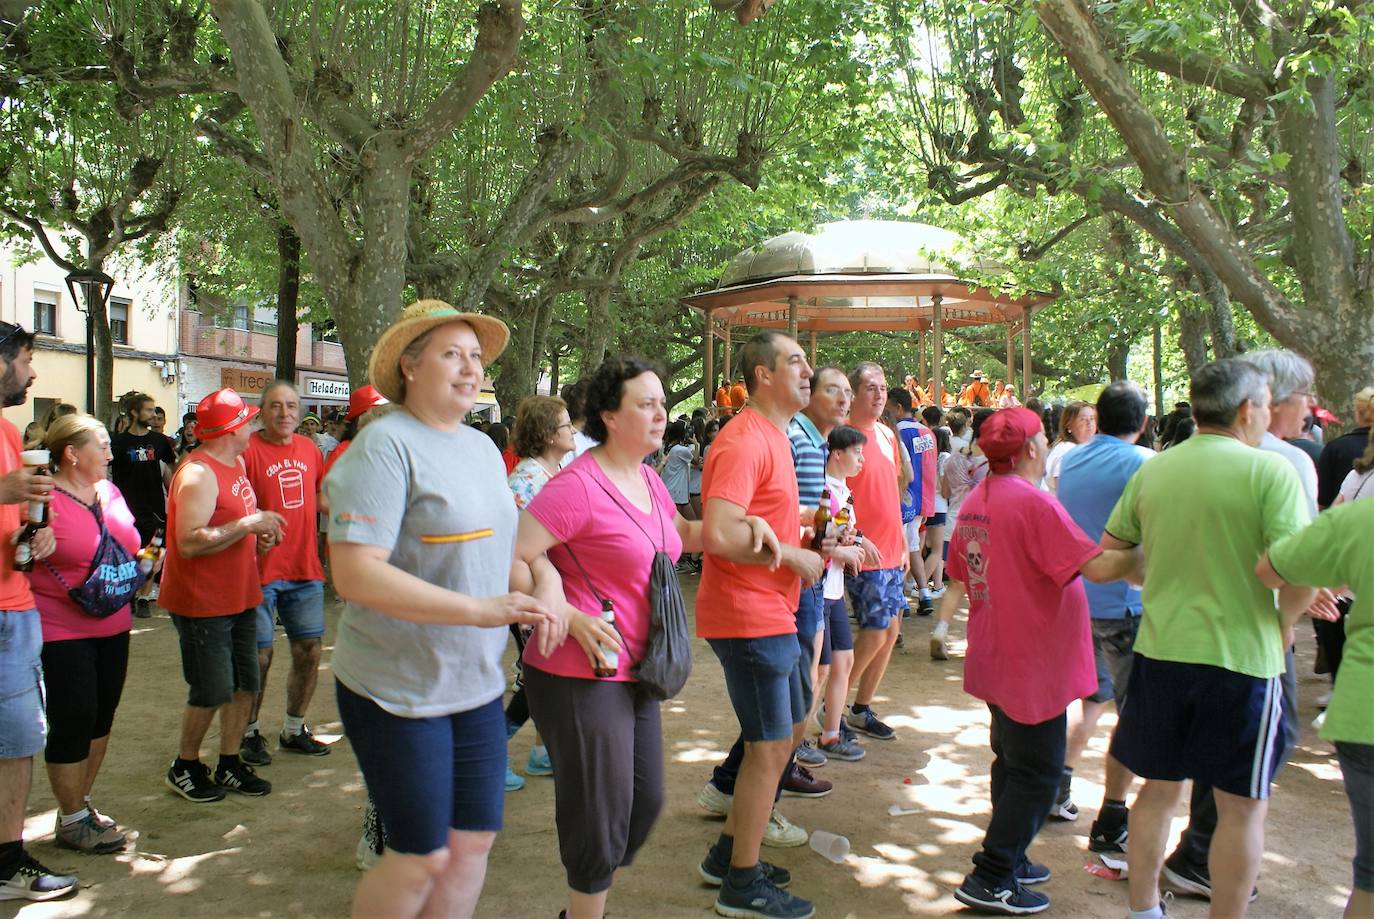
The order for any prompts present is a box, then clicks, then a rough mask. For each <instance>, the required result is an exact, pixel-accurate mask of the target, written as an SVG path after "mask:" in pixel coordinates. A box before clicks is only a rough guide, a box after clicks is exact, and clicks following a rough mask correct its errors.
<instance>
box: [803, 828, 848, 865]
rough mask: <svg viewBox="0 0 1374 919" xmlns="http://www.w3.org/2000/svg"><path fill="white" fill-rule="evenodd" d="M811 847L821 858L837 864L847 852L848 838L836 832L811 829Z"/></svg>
mask: <svg viewBox="0 0 1374 919" xmlns="http://www.w3.org/2000/svg"><path fill="white" fill-rule="evenodd" d="M811 848H812V849H814V850H816V852H818V853H819V854H820V856H821V857H822V858H824V859H826V860H828V861H832V862H834V863H835V864H837V865H838V864H839V863H840V862H842V861H844V859H845V856H846V855H848V854H849V840H848V839H846V838H844V837H843V836H841V835H840V834H838V833H827V832H826V831H825V830H812V831H811Z"/></svg>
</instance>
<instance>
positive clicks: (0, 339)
mask: <svg viewBox="0 0 1374 919" xmlns="http://www.w3.org/2000/svg"><path fill="white" fill-rule="evenodd" d="M27 334H28V333H27V332H25V331H24V327H23V326H22V325H19V324H18V323H16V324H15V326H14V328H12V329H10V330H9V331H8V332H6V333H5V334H4V335H0V347H3V346H4V344H5V342H7V341H9V340H10V339H11V338H13V337H14V336H16V335H27Z"/></svg>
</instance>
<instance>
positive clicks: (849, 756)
mask: <svg viewBox="0 0 1374 919" xmlns="http://www.w3.org/2000/svg"><path fill="white" fill-rule="evenodd" d="M821 752H822V753H824V754H825V755H826V756H828V757H830V758H831V759H839V760H844V761H845V762H848V763H856V762H858V761H859V760H861V759H863V758H864V757H865V756H867V755H868V751H867V750H865V749H864V748H863V747H862V746H860V744H859V742H858V741H857V740H851V739H850V738H848V737H845V736H844V735H843V734H841V735H840V736H839V737H836V738H835V739H834V740H832V741H830V742H829V743H826V742H825V741H824V740H822V741H821Z"/></svg>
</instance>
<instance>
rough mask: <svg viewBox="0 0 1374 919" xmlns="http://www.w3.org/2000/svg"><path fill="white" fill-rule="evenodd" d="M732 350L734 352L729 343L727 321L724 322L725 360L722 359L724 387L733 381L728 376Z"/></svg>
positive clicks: (728, 324) (733, 347) (732, 346)
mask: <svg viewBox="0 0 1374 919" xmlns="http://www.w3.org/2000/svg"><path fill="white" fill-rule="evenodd" d="M733 350H735V346H734V345H733V344H731V343H730V322H729V320H726V322H725V358H724V359H723V361H722V362H723V363H724V364H725V385H726V386H729V385H730V383H731V381H733V380H734V379H735V378H734V377H733V376H731V375H730V352H731V351H733Z"/></svg>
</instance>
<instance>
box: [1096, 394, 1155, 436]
mask: <svg viewBox="0 0 1374 919" xmlns="http://www.w3.org/2000/svg"><path fill="white" fill-rule="evenodd" d="M1149 413H1150V405H1149V402H1148V401H1147V400H1146V398H1145V391H1144V390H1142V389H1141V388H1140V387H1139V386H1137V385H1135V384H1134V383H1132V382H1130V381H1129V380H1117V381H1116V382H1115V383H1113V384H1111V385H1110V386H1108V387H1107V388H1106V389H1104V390H1102V395H1100V396H1098V397H1097V429H1098V430H1099V431H1101V432H1102V433H1103V434H1108V435H1110V436H1112V437H1125V436H1126V435H1128V434H1134V433H1136V432H1137V431H1139V430H1140V426H1141V425H1142V424H1144V423H1145V416H1146V415H1148V414H1149Z"/></svg>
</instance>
